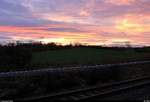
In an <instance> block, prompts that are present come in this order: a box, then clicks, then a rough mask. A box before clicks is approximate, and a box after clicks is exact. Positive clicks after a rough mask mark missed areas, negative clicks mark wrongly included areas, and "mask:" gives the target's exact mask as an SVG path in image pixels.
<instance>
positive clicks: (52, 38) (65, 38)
mask: <svg viewBox="0 0 150 102" xmlns="http://www.w3.org/2000/svg"><path fill="white" fill-rule="evenodd" d="M16 40H22V41H24V40H34V41H43V42H44V43H48V42H58V43H62V44H69V43H77V42H78V43H87V44H91V45H101V44H106V45H118V44H122V43H124V42H131V44H135V45H139V46H143V45H150V0H0V42H1V43H4V42H8V41H16Z"/></svg>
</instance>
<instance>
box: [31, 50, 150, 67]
mask: <svg viewBox="0 0 150 102" xmlns="http://www.w3.org/2000/svg"><path fill="white" fill-rule="evenodd" d="M146 59H150V53H149V52H139V51H136V50H134V49H121V50H119V49H101V48H99V49H98V48H80V47H79V48H70V49H61V50H51V51H44V52H36V53H33V57H32V61H31V65H30V66H33V67H48V66H76V65H93V64H105V63H119V62H128V61H136V60H146Z"/></svg>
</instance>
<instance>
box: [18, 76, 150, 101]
mask: <svg viewBox="0 0 150 102" xmlns="http://www.w3.org/2000/svg"><path fill="white" fill-rule="evenodd" d="M147 84H150V76H145V77H142V78H137V79H131V80H125V81H120V82H115V83H112V84H104V85H101V86H93V87H88V88H84V89H76V90H70V91H66V92H60V93H57V94H47V95H41V96H33V97H28V98H20V99H16V100H18V101H36V100H38V101H43V100H50V101H51V100H88V99H94V98H95V97H106V96H107V95H110V94H115V93H116V92H121V91H125V90H128V89H132V88H138V87H142V86H144V85H147Z"/></svg>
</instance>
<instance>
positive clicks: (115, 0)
mask: <svg viewBox="0 0 150 102" xmlns="http://www.w3.org/2000/svg"><path fill="white" fill-rule="evenodd" d="M134 1H136V0H106V2H107V3H112V4H115V5H130V4H131V3H132V2H134Z"/></svg>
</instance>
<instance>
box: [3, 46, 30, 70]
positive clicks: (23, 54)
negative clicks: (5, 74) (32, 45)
mask: <svg viewBox="0 0 150 102" xmlns="http://www.w3.org/2000/svg"><path fill="white" fill-rule="evenodd" d="M31 58H32V53H31V50H30V49H27V48H21V47H17V46H7V47H4V48H1V49H0V67H1V70H12V68H19V67H24V66H25V65H26V64H28V63H30V61H31ZM2 68H5V69H2ZM6 68H7V69H6Z"/></svg>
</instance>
